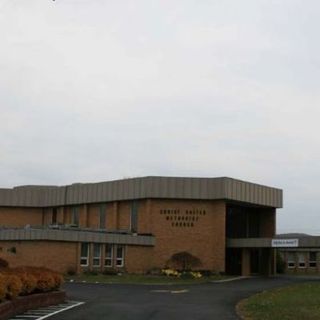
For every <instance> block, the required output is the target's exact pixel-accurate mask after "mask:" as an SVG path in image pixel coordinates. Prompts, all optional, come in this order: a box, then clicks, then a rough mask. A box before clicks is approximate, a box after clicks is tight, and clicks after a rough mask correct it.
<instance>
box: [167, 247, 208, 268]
mask: <svg viewBox="0 0 320 320" xmlns="http://www.w3.org/2000/svg"><path fill="white" fill-rule="evenodd" d="M168 264H169V265H172V266H173V267H174V268H176V269H178V270H182V271H188V270H192V269H193V268H196V267H199V266H201V264H202V263H201V260H200V259H199V258H197V257H195V256H193V255H192V254H191V253H189V252H186V251H182V252H178V253H175V254H173V255H172V256H171V258H170V259H169V260H168Z"/></svg>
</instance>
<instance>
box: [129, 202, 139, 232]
mask: <svg viewBox="0 0 320 320" xmlns="http://www.w3.org/2000/svg"><path fill="white" fill-rule="evenodd" d="M130 224H131V231H132V232H137V230H138V203H137V202H136V201H133V202H132V204H131V214H130Z"/></svg>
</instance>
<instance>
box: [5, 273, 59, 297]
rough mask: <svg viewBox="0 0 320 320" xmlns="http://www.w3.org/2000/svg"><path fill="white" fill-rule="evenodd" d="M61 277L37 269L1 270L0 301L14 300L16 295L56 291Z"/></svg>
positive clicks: (57, 274)
mask: <svg viewBox="0 0 320 320" xmlns="http://www.w3.org/2000/svg"><path fill="white" fill-rule="evenodd" d="M62 283H63V277H62V276H61V275H60V274H59V273H57V272H54V271H51V270H49V269H46V268H37V267H18V268H13V269H10V268H7V269H2V270H1V272H0V301H3V300H4V299H5V298H7V299H14V298H16V297H17V296H18V295H28V294H31V293H33V292H47V291H52V290H57V289H58V288H59V287H60V286H61V285H62Z"/></svg>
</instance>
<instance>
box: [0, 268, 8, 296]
mask: <svg viewBox="0 0 320 320" xmlns="http://www.w3.org/2000/svg"><path fill="white" fill-rule="evenodd" d="M6 296H7V281H6V277H5V276H4V275H2V274H0V301H3V300H4V299H5V298H6Z"/></svg>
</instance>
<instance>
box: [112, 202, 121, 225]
mask: <svg viewBox="0 0 320 320" xmlns="http://www.w3.org/2000/svg"><path fill="white" fill-rule="evenodd" d="M112 211H113V212H112V214H113V221H114V222H115V227H116V230H119V228H120V226H119V212H118V211H119V205H118V201H114V202H113V210H112Z"/></svg>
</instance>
